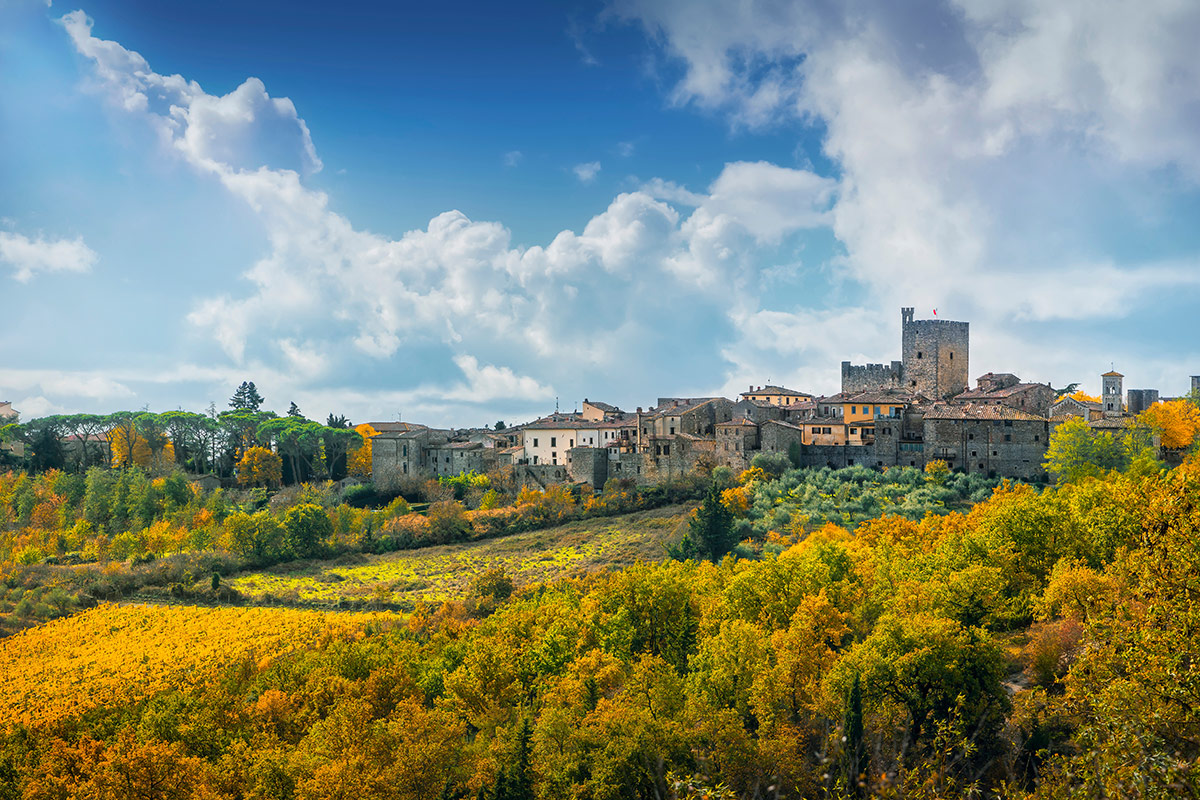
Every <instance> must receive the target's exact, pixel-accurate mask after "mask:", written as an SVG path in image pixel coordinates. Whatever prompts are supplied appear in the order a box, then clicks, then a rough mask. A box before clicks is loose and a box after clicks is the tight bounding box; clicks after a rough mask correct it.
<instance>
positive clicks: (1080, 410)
mask: <svg viewBox="0 0 1200 800" xmlns="http://www.w3.org/2000/svg"><path fill="white" fill-rule="evenodd" d="M1103 415H1104V406H1103V405H1101V404H1100V403H1095V402H1092V401H1091V400H1076V399H1075V398H1074V397H1064V398H1062V399H1061V400H1058V401H1056V402H1054V403H1053V404H1051V406H1050V411H1049V413H1048V414H1047V416H1049V417H1081V418H1083V419H1096V418H1098V417H1101V416H1103Z"/></svg>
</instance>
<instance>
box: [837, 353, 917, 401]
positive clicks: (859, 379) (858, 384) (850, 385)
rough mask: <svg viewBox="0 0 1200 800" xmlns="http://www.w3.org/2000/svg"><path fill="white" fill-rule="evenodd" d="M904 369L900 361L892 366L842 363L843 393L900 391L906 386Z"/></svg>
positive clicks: (894, 362)
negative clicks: (884, 390) (879, 390)
mask: <svg viewBox="0 0 1200 800" xmlns="http://www.w3.org/2000/svg"><path fill="white" fill-rule="evenodd" d="M903 379H904V369H903V365H902V363H901V362H899V361H893V362H892V363H891V364H857V365H856V364H851V363H850V362H849V361H843V362H842V391H843V392H846V393H849V394H855V393H858V392H870V391H874V390H876V389H899V388H902V387H903V385H904V380H903Z"/></svg>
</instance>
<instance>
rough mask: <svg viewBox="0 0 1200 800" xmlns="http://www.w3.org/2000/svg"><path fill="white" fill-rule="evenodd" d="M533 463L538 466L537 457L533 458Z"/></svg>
mask: <svg viewBox="0 0 1200 800" xmlns="http://www.w3.org/2000/svg"><path fill="white" fill-rule="evenodd" d="M533 463H534V464H536V463H537V456H534V457H533Z"/></svg>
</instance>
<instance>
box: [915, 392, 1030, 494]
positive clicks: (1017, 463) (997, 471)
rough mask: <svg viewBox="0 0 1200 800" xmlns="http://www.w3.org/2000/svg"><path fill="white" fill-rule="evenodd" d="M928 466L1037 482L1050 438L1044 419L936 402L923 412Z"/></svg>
mask: <svg viewBox="0 0 1200 800" xmlns="http://www.w3.org/2000/svg"><path fill="white" fill-rule="evenodd" d="M923 423H924V431H923V437H922V438H923V440H924V441H923V444H924V454H925V459H926V463H928V462H929V461H931V460H933V459H941V460H942V461H945V462H946V463H947V464H949V465H950V468H951V469H954V470H959V471H963V472H978V473H982V474H984V475H988V476H990V477H995V476H997V475H1002V476H1006V477H1012V478H1040V477H1042V476H1044V475H1045V470H1044V469H1043V466H1042V462H1043V461H1044V460H1045V457H1046V447H1047V445H1048V443H1049V439H1050V421H1049V420H1048V419H1047V418H1046V417H1041V416H1038V415H1036V414H1030V413H1029V412H1027V411H1021V410H1020V409H1016V408H1011V407H1010V406H1005V405H977V404H974V403H967V404H963V405H958V404H944V403H939V404H936V405H933V406H931V407H929V408H927V409H926V410H925V413H924V419H923Z"/></svg>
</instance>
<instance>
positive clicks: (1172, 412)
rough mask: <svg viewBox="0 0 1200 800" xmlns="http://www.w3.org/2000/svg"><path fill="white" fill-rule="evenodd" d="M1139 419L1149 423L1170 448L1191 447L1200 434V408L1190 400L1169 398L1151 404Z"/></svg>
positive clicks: (1163, 443) (1163, 442)
mask: <svg viewBox="0 0 1200 800" xmlns="http://www.w3.org/2000/svg"><path fill="white" fill-rule="evenodd" d="M1138 421H1139V422H1142V423H1145V424H1146V425H1148V426H1149V427H1150V428H1151V429H1152V430H1153V431H1154V432H1155V433H1157V434H1158V435H1159V437H1161V439H1162V446H1163V447H1165V448H1167V449H1169V450H1180V449H1183V448H1185V447H1190V446H1191V444H1192V442H1194V441H1196V436H1197V435H1198V434H1200V408H1197V407H1196V405H1195V404H1194V403H1192V402H1191V401H1190V400H1169V401H1167V402H1165V403H1157V404H1155V405H1152V406H1150V407H1149V408H1147V409H1146V410H1145V411H1143V412H1142V413H1141V414H1139V415H1138Z"/></svg>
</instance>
